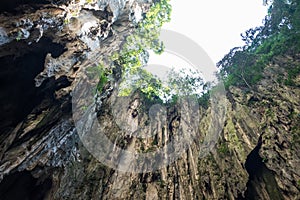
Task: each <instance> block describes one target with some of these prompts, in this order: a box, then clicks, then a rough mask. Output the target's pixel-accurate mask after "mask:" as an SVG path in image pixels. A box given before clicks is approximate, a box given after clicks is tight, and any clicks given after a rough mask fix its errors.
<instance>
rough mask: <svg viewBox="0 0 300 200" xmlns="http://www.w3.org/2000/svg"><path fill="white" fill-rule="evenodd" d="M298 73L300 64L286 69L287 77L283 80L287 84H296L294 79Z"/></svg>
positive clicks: (299, 72)
mask: <svg viewBox="0 0 300 200" xmlns="http://www.w3.org/2000/svg"><path fill="white" fill-rule="evenodd" d="M299 74H300V65H298V66H294V67H292V68H290V69H288V77H287V79H285V80H284V84H285V85H287V86H297V85H296V83H295V81H294V79H295V78H296V76H298V75H299Z"/></svg>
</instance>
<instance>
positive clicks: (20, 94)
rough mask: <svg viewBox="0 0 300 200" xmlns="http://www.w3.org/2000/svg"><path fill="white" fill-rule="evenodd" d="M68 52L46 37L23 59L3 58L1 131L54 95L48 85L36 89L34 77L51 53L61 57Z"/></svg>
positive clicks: (22, 56)
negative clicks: (48, 96)
mask: <svg viewBox="0 0 300 200" xmlns="http://www.w3.org/2000/svg"><path fill="white" fill-rule="evenodd" d="M10 45H18V44H10ZM64 51H65V49H64V46H62V45H60V44H57V43H53V42H52V41H51V39H49V38H42V39H41V40H40V41H39V43H36V44H32V45H31V46H30V48H29V49H28V51H26V53H24V54H23V55H21V56H19V57H15V56H14V55H6V56H3V57H0V66H1V68H0V90H1V93H0V129H1V130H4V132H5V130H9V129H11V128H12V127H14V126H15V125H16V124H17V123H18V122H20V121H21V120H23V119H24V117H26V116H27V115H28V114H29V113H30V112H31V111H32V109H33V108H34V107H35V106H37V105H38V104H39V103H40V102H41V101H42V99H43V98H44V96H45V94H48V95H49V93H51V92H49V87H46V83H44V84H43V85H42V86H41V87H39V88H37V87H35V81H34V78H35V77H36V76H37V75H38V74H39V73H40V72H41V71H43V69H44V60H45V57H46V55H47V53H51V54H52V56H53V57H58V56H59V55H61V54H62V53H63V52H64ZM50 89H51V88H50Z"/></svg>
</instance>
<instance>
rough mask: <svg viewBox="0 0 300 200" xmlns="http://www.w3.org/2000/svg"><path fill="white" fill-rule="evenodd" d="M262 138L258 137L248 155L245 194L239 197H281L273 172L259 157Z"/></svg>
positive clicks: (278, 199) (252, 199) (279, 199)
mask: <svg viewBox="0 0 300 200" xmlns="http://www.w3.org/2000/svg"><path fill="white" fill-rule="evenodd" d="M261 144H262V140H261V137H260V138H259V141H258V144H257V146H256V147H255V148H254V149H253V150H252V151H251V153H250V154H249V155H248V157H247V160H246V163H245V167H246V170H247V172H248V174H249V180H248V183H247V190H246V192H245V196H244V197H242V196H240V197H239V199H247V200H256V199H262V198H263V199H272V200H281V199H283V197H282V195H281V192H280V189H279V188H278V185H277V183H276V180H275V177H274V173H273V172H272V171H271V170H270V169H268V168H267V167H266V165H265V163H264V159H263V158H262V157H260V155H259V150H260V148H261Z"/></svg>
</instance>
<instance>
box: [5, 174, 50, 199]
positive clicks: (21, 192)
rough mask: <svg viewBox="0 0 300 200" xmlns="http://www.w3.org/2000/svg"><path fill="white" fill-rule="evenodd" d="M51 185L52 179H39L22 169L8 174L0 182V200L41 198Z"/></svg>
mask: <svg viewBox="0 0 300 200" xmlns="http://www.w3.org/2000/svg"><path fill="white" fill-rule="evenodd" d="M51 187H52V180H51V179H50V178H46V179H43V180H39V179H37V178H34V177H33V176H32V175H31V173H30V172H28V171H22V172H15V173H13V174H10V175H8V176H6V177H4V179H3V180H2V182H1V183H0V199H1V200H19V199H23V200H42V199H44V197H45V195H46V194H47V192H48V191H49V190H50V189H51Z"/></svg>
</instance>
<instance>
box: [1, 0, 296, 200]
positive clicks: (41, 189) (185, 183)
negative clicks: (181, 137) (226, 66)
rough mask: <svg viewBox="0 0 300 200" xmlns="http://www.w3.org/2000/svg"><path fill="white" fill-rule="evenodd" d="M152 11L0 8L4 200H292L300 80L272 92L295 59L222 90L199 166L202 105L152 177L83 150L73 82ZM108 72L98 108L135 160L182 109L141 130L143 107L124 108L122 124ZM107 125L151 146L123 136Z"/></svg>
mask: <svg viewBox="0 0 300 200" xmlns="http://www.w3.org/2000/svg"><path fill="white" fill-rule="evenodd" d="M4 2H6V4H5V3H4ZM7 2H9V3H7ZM152 3H154V2H152V1H150V0H149V1H147V0H136V1H126V0H120V1H114V0H99V1H94V0H90V1H89V0H78V1H77V0H73V1H69V0H64V1H57V2H55V1H50V0H40V1H31V0H27V1H18V0H15V1H3V3H1V14H0V63H1V68H0V77H1V78H0V80H1V85H0V87H1V93H0V102H1V103H0V105H1V106H0V113H1V115H0V122H1V123H0V130H1V134H0V199H3V200H5V199H9V200H11V199H149V200H150V199H270V200H275V199H299V198H300V195H299V194H300V168H299V164H300V159H299V157H300V153H299V149H300V143H299V141H300V137H299V136H300V132H299V130H300V102H299V99H300V87H299V86H300V76H299V74H298V76H296V78H294V80H293V81H294V82H295V85H294V86H289V85H285V84H283V83H282V82H280V79H283V78H284V77H286V76H287V73H286V71H285V68H286V66H298V65H299V64H300V55H293V57H291V56H288V55H282V56H278V57H276V59H275V60H274V62H273V63H270V64H269V65H268V66H267V67H266V68H265V69H264V72H263V78H262V80H261V81H260V82H259V83H258V84H257V85H256V86H255V87H254V88H252V89H251V90H248V91H246V92H245V91H243V89H241V88H239V87H230V88H229V89H228V91H226V97H227V98H226V102H225V103H226V110H227V112H226V118H225V124H224V127H222V132H221V135H220V137H219V138H218V141H217V143H216V144H215V147H214V148H213V150H212V151H210V152H209V154H208V155H205V156H204V157H200V156H199V147H198V145H197V144H198V143H199V142H200V141H203V138H204V137H205V134H206V130H207V127H208V126H209V125H210V124H209V122H210V117H211V113H212V112H211V109H212V108H211V107H210V106H208V107H205V108H204V107H200V108H199V116H200V117H201V119H200V122H199V133H198V136H199V138H193V140H194V141H193V143H192V144H190V145H189V147H188V148H187V149H186V150H185V151H184V152H183V153H182V155H181V157H180V158H179V159H178V160H175V161H174V162H172V163H171V164H170V165H168V166H166V167H162V168H160V169H158V170H156V171H154V172H148V171H145V172H142V173H134V172H122V171H118V170H115V169H113V168H110V167H107V166H106V165H104V164H102V163H101V162H99V161H98V160H97V159H96V158H95V157H94V156H93V155H92V154H91V153H90V152H89V151H88V150H87V149H86V147H85V146H84V145H83V144H82V141H81V140H80V137H79V135H78V130H77V128H76V126H75V124H74V116H73V113H72V97H73V95H74V90H75V88H76V86H77V84H78V81H77V80H78V78H79V77H82V74H84V71H85V69H86V68H88V67H89V66H94V65H98V63H99V62H100V61H101V60H104V62H105V59H106V58H107V57H109V56H111V55H113V53H114V52H116V51H118V50H120V48H121V47H122V45H123V43H124V42H125V39H126V37H127V36H128V35H130V34H131V33H132V32H133V31H134V29H135V27H136V25H137V23H138V21H139V20H140V19H141V18H142V16H143V14H145V13H146V12H147V11H148V10H149V8H150V6H151V5H152ZM2 5H3V6H2ZM4 5H5V6H4ZM107 62H108V61H107ZM106 64H108V65H109V64H110V63H109V62H108V63H106ZM112 73H113V76H114V77H115V82H114V81H110V82H108V83H106V84H105V85H104V86H103V88H104V89H103V91H102V93H101V94H99V96H98V100H97V101H96V103H98V105H96V104H94V109H96V110H97V118H98V121H99V124H100V125H101V127H103V129H105V132H106V136H107V137H108V138H109V139H110V140H111V141H113V143H114V144H115V145H117V146H120V147H122V148H125V149H126V148H127V149H134V150H136V151H141V152H151V150H153V149H156V148H158V147H161V146H163V145H164V144H166V143H167V142H168V141H169V139H170V138H171V137H173V136H174V135H176V131H177V130H178V126H179V125H178V124H180V123H183V122H182V121H180V119H181V115H182V112H180V108H179V107H178V106H176V105H171V106H169V107H167V108H166V110H164V111H161V112H165V113H167V114H166V116H167V118H166V119H164V120H162V121H161V124H157V126H156V128H153V127H151V126H147V125H145V124H147V121H148V120H149V114H148V113H149V112H150V111H149V104H148V103H147V101H146V100H145V99H144V97H142V96H140V95H139V94H136V96H135V98H134V99H130V100H128V101H126V103H128V104H125V105H122V104H121V105H118V106H115V107H117V108H120V109H125V112H121V114H120V115H118V110H114V109H115V108H112V106H111V105H113V104H112V103H111V102H112V101H113V100H114V98H115V96H114V85H115V84H116V82H117V80H118V78H119V75H118V73H120V72H119V71H118V68H116V69H115V70H113V71H112ZM79 81H80V80H79ZM79 104H80V105H83V104H84V102H79ZM96 106H97V108H95V107H96ZM86 109H92V108H86ZM86 109H83V111H85V110H86ZM159 109H160V108H159V107H158V108H157V110H153V111H152V112H156V111H157V112H158V110H159ZM114 112H115V113H114ZM115 115H118V118H119V119H126V120H130V122H131V124H132V125H135V126H136V127H140V128H144V129H145V130H144V131H145V133H148V132H151V134H152V136H153V137H149V138H146V139H144V140H143V139H140V138H135V137H134V136H132V135H126V133H125V132H124V130H122V129H120V127H119V126H118V121H116V120H115V119H114V116H115ZM75 118H76V116H75ZM95 137H97V136H95ZM96 139H99V138H95V140H96ZM100 140H101V138H100ZM166 153H167V152H166ZM117 159H118V158H117ZM143 164H145V163H144V162H143ZM145 165H153V161H152V160H149V161H148V163H146V164H145Z"/></svg>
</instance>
